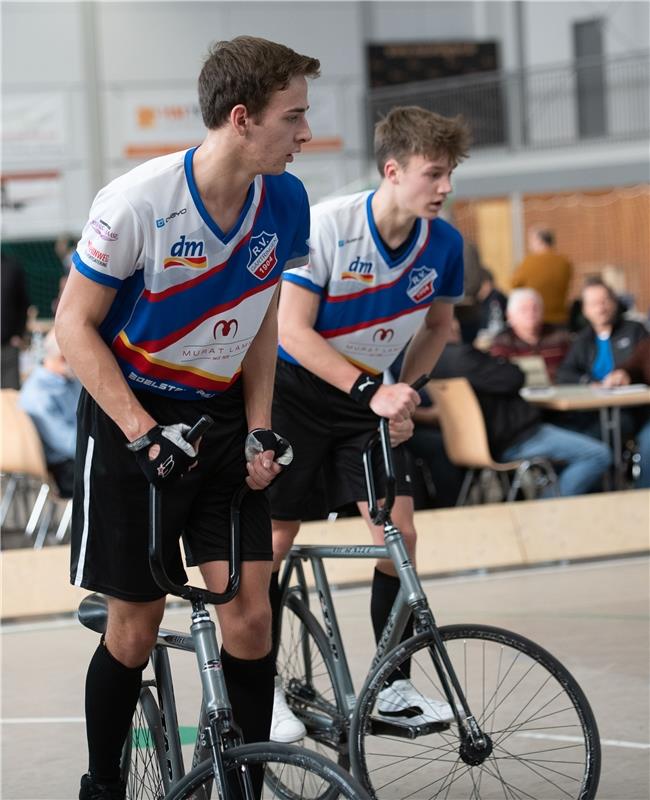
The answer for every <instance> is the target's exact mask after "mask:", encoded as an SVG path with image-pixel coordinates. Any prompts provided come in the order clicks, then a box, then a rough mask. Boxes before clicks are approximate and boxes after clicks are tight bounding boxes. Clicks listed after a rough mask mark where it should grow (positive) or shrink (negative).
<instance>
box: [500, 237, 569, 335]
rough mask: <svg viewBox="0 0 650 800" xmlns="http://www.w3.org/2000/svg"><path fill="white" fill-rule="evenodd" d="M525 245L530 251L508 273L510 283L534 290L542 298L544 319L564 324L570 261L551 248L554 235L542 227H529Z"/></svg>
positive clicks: (552, 323)
mask: <svg viewBox="0 0 650 800" xmlns="http://www.w3.org/2000/svg"><path fill="white" fill-rule="evenodd" d="M528 249H529V250H530V252H529V253H528V255H527V256H526V257H525V258H524V260H523V261H522V262H521V264H520V265H519V266H518V267H517V268H516V269H515V271H514V272H513V273H512V277H511V278H510V285H511V286H512V288H513V289H519V288H521V287H524V286H525V287H527V288H529V289H535V290H536V291H538V292H539V293H540V294H541V296H542V300H543V302H544V322H548V323H550V324H551V325H566V323H567V293H568V291H569V284H570V282H571V275H572V273H573V267H572V266H571V262H570V261H569V260H568V259H567V258H565V256H563V255H560V254H559V253H557V252H556V251H555V235H554V234H553V232H552V231H549V230H546V229H544V228H531V229H530V231H529V232H528Z"/></svg>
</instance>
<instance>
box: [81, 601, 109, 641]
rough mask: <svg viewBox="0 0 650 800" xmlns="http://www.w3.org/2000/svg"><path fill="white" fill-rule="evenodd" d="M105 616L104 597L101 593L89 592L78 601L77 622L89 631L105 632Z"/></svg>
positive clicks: (106, 612) (106, 613)
mask: <svg viewBox="0 0 650 800" xmlns="http://www.w3.org/2000/svg"><path fill="white" fill-rule="evenodd" d="M107 616H108V609H107V606H106V598H105V597H104V595H102V594H97V593H93V594H89V595H88V597H84V599H83V600H82V601H81V603H79V610H78V612H77V617H78V619H79V622H81V624H82V625H84V626H85V627H86V628H90V630H91V631H95V632H96V633H105V632H106V619H107Z"/></svg>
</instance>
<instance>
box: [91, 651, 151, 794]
mask: <svg viewBox="0 0 650 800" xmlns="http://www.w3.org/2000/svg"><path fill="white" fill-rule="evenodd" d="M146 666H147V664H146V662H145V663H144V664H142V665H141V666H139V667H125V666H124V664H122V663H120V662H119V661H118V660H117V659H116V658H114V657H113V656H112V655H111V654H110V653H109V651H108V648H107V647H106V645H105V644H104V640H103V639H102V641H101V642H100V645H99V647H98V648H97V650H95V654H94V655H93V657H92V659H91V660H90V664H89V666H88V673H87V675H86V734H87V737H88V758H89V761H88V771H89V772H90V774H91V775H92V777H93V779H94V780H95V781H96V782H97V783H112V782H113V781H117V780H119V777H120V754H121V752H122V745H123V744H124V740H125V739H126V735H127V733H128V732H129V725H130V724H131V719H132V717H133V712H134V711H135V707H136V704H137V702H138V695H139V694H140V684H141V682H142V670H143V669H144V668H145V667H146Z"/></svg>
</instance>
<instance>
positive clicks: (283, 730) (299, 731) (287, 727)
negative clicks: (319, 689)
mask: <svg viewBox="0 0 650 800" xmlns="http://www.w3.org/2000/svg"><path fill="white" fill-rule="evenodd" d="M306 733H307V729H306V728H305V726H304V725H303V724H302V722H301V721H300V720H299V719H298V717H297V716H296V715H295V714H294V713H293V711H292V710H291V709H290V708H289V706H288V705H287V700H286V697H285V696H284V690H283V689H282V682H281V681H280V679H279V678H276V679H275V693H274V695H273V720H272V721H271V741H272V742H282V743H283V744H288V743H289V742H297V741H298V740H299V739H302V738H303V736H305V734H306Z"/></svg>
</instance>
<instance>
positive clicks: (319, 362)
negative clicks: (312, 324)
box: [281, 327, 361, 393]
mask: <svg viewBox="0 0 650 800" xmlns="http://www.w3.org/2000/svg"><path fill="white" fill-rule="evenodd" d="M281 344H282V347H283V348H284V349H285V350H286V351H287V353H289V355H291V356H293V358H295V359H296V361H298V362H299V363H300V365H301V366H303V367H304V368H305V369H307V370H309V372H313V373H314V375H317V376H318V377H319V378H321V379H322V380H324V381H326V382H327V383H329V384H331V385H332V386H335V387H336V388H337V389H340V390H341V391H342V392H346V393H347V392H349V391H350V389H351V388H352V385H353V384H354V382H355V381H356V380H357V378H358V377H359V375H360V374H361V370H360V369H359V368H358V367H355V366H354V364H351V363H350V362H349V361H348V360H347V359H346V358H344V357H343V356H342V355H341V354H340V353H339V352H338V351H337V350H335V349H334V348H333V347H332V346H331V345H330V344H328V342H327V341H326V340H325V339H323V337H322V336H321V335H320V334H319V333H317V332H316V331H315V330H314V329H313V328H308V327H304V328H299V329H295V330H292V331H291V332H286V331H285V332H284V333H283V336H282V339H281Z"/></svg>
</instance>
